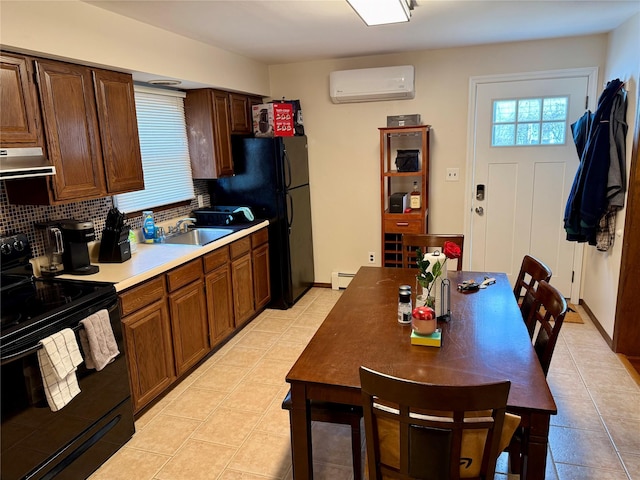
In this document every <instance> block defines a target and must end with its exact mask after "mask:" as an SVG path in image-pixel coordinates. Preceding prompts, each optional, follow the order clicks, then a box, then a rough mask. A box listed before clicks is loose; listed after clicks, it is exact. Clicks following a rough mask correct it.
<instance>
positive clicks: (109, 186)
mask: <svg viewBox="0 0 640 480" xmlns="http://www.w3.org/2000/svg"><path fill="white" fill-rule="evenodd" d="M22 60H23V61H24V62H25V65H26V66H25V68H26V70H27V71H28V70H29V68H30V67H33V68H34V69H35V71H36V76H35V78H36V80H37V91H38V93H39V97H40V106H41V110H42V125H43V127H44V137H45V140H46V151H47V156H48V158H49V160H50V161H51V163H52V164H53V165H54V166H55V167H56V175H54V176H51V177H46V178H45V177H37V178H25V179H18V180H11V181H7V182H6V186H7V195H8V197H9V201H10V202H11V203H17V204H40V205H42V204H44V205H48V204H57V203H64V202H69V201H78V200H88V199H92V198H99V197H104V196H106V195H113V194H117V193H123V192H129V191H133V190H141V189H143V188H144V180H143V176H142V160H141V156H140V143H139V138H138V126H137V121H136V113H135V103H134V96H133V79H132V77H131V75H129V74H124V73H117V72H110V71H106V70H99V69H92V68H89V67H84V66H81V65H74V64H69V63H64V62H57V61H53V60H41V59H32V58H29V57H22ZM3 62H4V57H3ZM4 72H5V69H4V63H3V77H2V79H3V83H4V78H5V73H4ZM8 76H9V75H8ZM9 103H11V102H10V101H9V99H7V98H5V92H4V85H3V92H2V109H3V110H4V108H5V104H9ZM25 110H26V108H25ZM3 119H4V115H3ZM3 123H4V120H3ZM3 128H4V125H3ZM2 146H3V147H6V146H9V145H8V144H6V143H5V141H4V137H3V142H2Z"/></svg>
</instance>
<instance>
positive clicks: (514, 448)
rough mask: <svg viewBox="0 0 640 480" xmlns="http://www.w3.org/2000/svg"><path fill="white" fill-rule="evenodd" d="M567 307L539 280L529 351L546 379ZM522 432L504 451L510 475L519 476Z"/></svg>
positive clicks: (561, 299)
mask: <svg viewBox="0 0 640 480" xmlns="http://www.w3.org/2000/svg"><path fill="white" fill-rule="evenodd" d="M567 310H568V306H567V301H566V300H565V298H564V296H563V295H562V294H561V293H560V292H559V291H558V289H557V288H555V287H554V286H553V285H550V284H549V283H547V281H546V280H542V281H541V282H540V284H539V285H538V288H537V290H536V292H535V299H534V301H533V303H532V311H531V315H530V323H531V324H532V325H533V332H534V334H535V339H533V349H534V350H535V352H536V355H537V356H538V361H539V362H540V366H541V367H542V371H543V372H544V375H545V376H547V373H548V372H549V366H550V365H551V359H552V357H553V351H554V350H555V348H556V343H557V341H558V335H559V334H560V329H561V328H562V324H563V323H564V317H565V315H566V314H567ZM522 438H523V433H522V431H520V430H518V431H516V433H515V435H514V436H513V438H512V440H511V443H510V444H509V447H508V448H507V451H508V452H509V465H510V469H511V472H512V473H520V469H521V466H522V456H521V452H522Z"/></svg>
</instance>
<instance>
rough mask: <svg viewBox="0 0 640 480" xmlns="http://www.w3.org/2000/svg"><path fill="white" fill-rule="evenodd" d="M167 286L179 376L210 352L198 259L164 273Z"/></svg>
mask: <svg viewBox="0 0 640 480" xmlns="http://www.w3.org/2000/svg"><path fill="white" fill-rule="evenodd" d="M167 288H168V291H169V292H170V293H169V310H170V314H171V331H172V334H173V335H172V338H173V349H174V357H175V362H176V373H177V374H178V376H180V375H182V374H183V373H184V372H186V371H187V370H188V369H189V368H190V367H192V366H193V365H195V364H196V363H197V362H198V360H200V359H201V358H202V357H204V356H205V355H206V354H207V353H208V352H209V326H208V320H207V302H206V297H205V290H204V282H203V279H202V263H201V261H200V259H198V260H193V261H191V262H189V263H187V264H186V265H183V266H180V267H178V268H176V269H174V270H172V271H171V272H169V273H167Z"/></svg>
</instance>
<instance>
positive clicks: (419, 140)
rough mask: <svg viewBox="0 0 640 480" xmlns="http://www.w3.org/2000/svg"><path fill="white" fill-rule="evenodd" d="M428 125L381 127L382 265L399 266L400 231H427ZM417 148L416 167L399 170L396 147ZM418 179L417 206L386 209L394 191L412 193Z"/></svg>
mask: <svg viewBox="0 0 640 480" xmlns="http://www.w3.org/2000/svg"><path fill="white" fill-rule="evenodd" d="M430 128H431V127H430V126H429V125H417V126H408V127H386V128H380V129H379V130H380V210H381V213H382V222H381V223H382V266H383V267H401V266H402V235H403V234H404V233H427V231H428V226H427V216H428V213H429V130H430ZM409 149H417V150H419V154H418V170H417V171H411V172H406V171H398V169H397V167H396V164H395V160H396V156H397V153H398V150H409ZM414 182H417V184H418V191H419V192H420V196H421V204H420V208H417V209H412V210H411V211H410V212H407V213H404V212H398V213H392V212H390V211H389V203H390V197H391V195H392V194H394V193H400V192H406V193H411V191H412V189H413V183H414Z"/></svg>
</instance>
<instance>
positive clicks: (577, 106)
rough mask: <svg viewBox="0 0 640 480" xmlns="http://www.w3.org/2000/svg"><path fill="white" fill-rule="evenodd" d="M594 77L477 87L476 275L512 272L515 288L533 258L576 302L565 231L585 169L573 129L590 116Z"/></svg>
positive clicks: (472, 211)
mask: <svg viewBox="0 0 640 480" xmlns="http://www.w3.org/2000/svg"><path fill="white" fill-rule="evenodd" d="M592 73H593V72H592ZM594 78H597V77H596V76H595V75H591V76H590V75H589V74H588V73H584V74H578V75H576V76H570V77H566V76H565V77H562V78H537V79H518V80H511V81H497V82H486V83H485V82H479V83H477V84H476V90H475V99H476V102H475V113H474V119H475V125H474V142H473V149H474V151H473V169H472V182H473V183H472V188H473V192H472V195H473V198H472V199H471V202H470V203H471V205H472V207H471V209H470V217H469V218H470V226H469V229H470V230H469V232H470V235H471V255H470V265H471V269H472V270H476V271H495V272H506V273H507V275H508V276H509V280H510V282H511V283H512V284H513V283H514V281H515V278H516V277H517V275H518V272H519V270H520V265H521V263H522V258H523V256H524V255H525V254H530V255H533V256H535V257H537V258H539V259H540V260H542V261H543V262H545V263H546V264H547V265H548V266H549V267H550V268H551V270H552V272H553V277H552V280H551V283H553V284H554V285H555V286H556V288H558V289H559V290H560V291H561V292H563V293H564V295H565V296H567V297H569V296H571V297H573V296H574V295H572V277H573V270H574V253H575V247H576V244H575V243H572V242H567V241H566V235H565V231H564V228H563V216H564V208H565V204H566V201H567V197H568V195H569V191H570V189H571V185H572V183H573V179H574V176H575V172H576V169H577V168H578V164H579V158H578V156H577V153H576V148H575V145H574V142H573V137H572V134H571V124H572V123H573V122H575V121H576V120H577V119H578V118H580V117H581V116H582V115H583V114H584V112H585V111H586V108H585V107H586V105H585V104H586V99H587V93H588V91H589V82H590V81H591V82H593V81H594V80H593V79H594ZM576 263H579V262H576ZM574 293H576V292H574Z"/></svg>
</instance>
